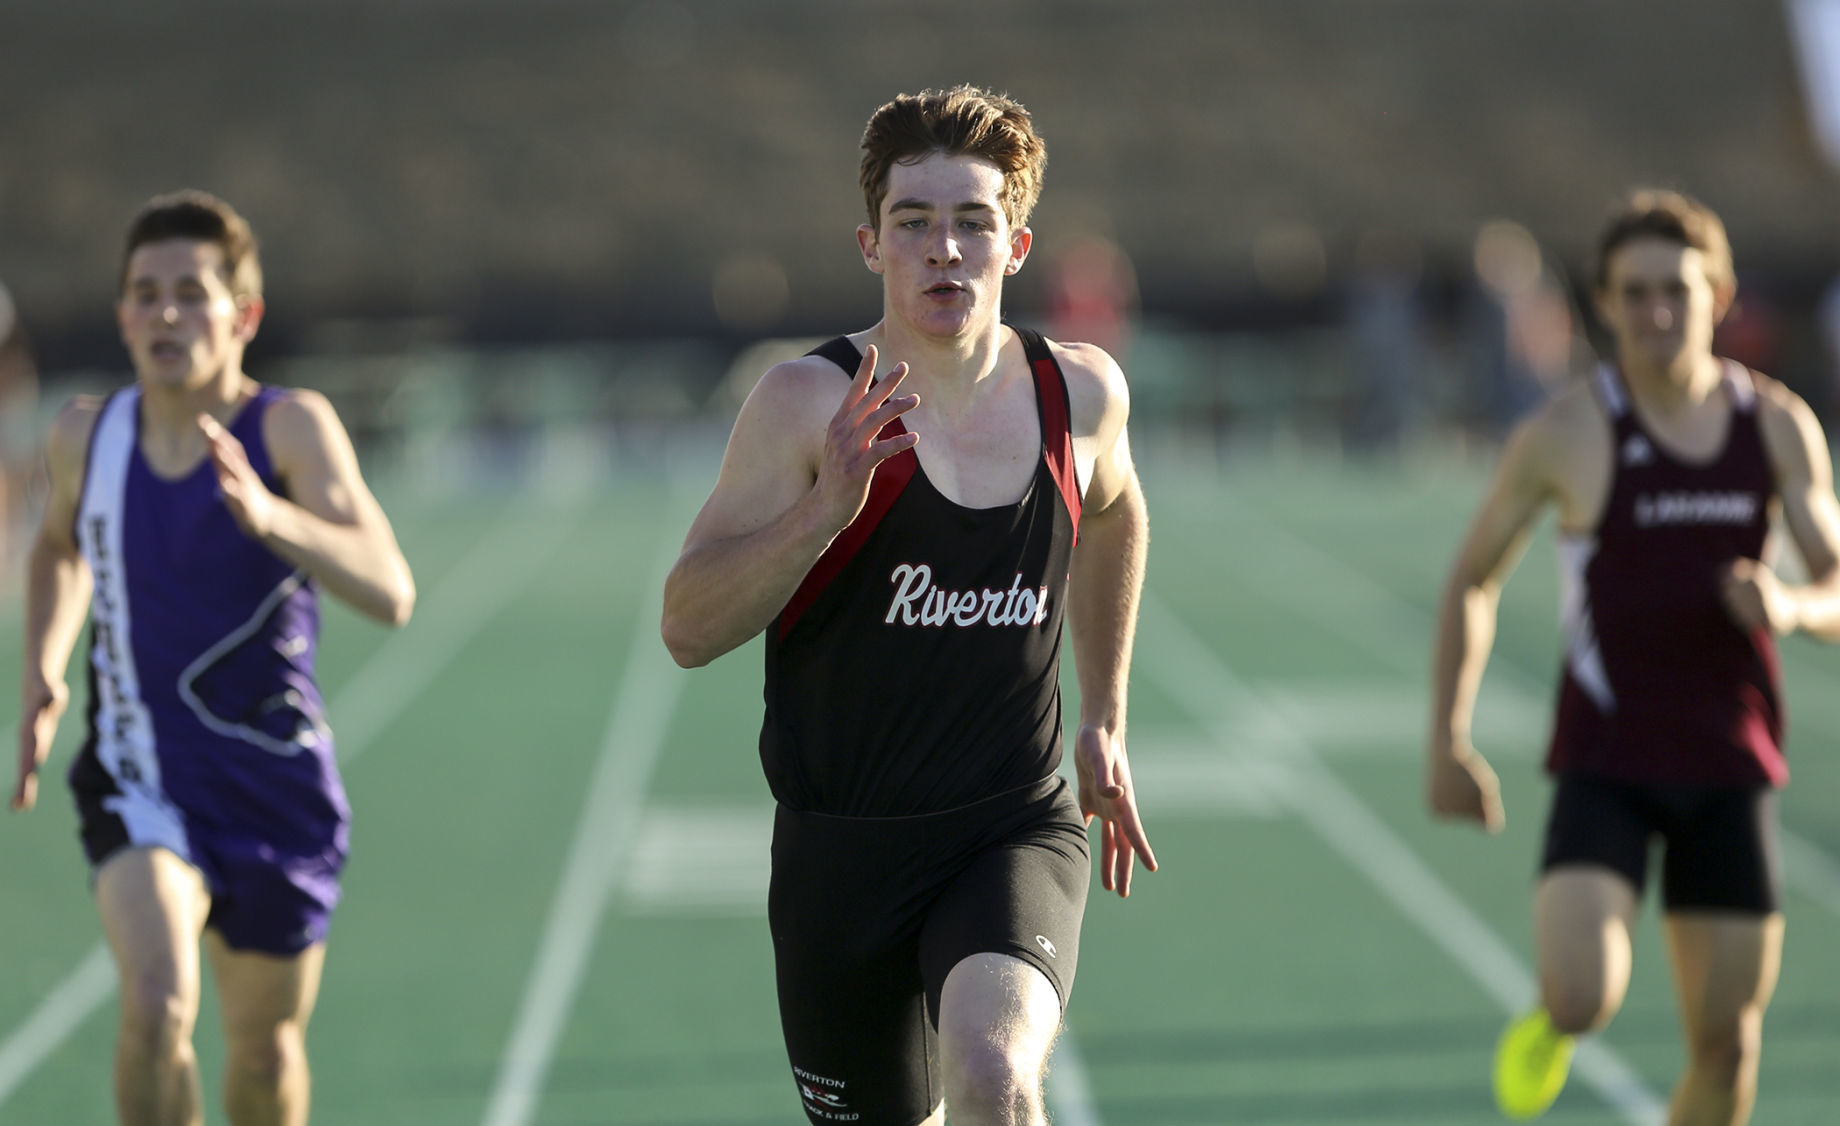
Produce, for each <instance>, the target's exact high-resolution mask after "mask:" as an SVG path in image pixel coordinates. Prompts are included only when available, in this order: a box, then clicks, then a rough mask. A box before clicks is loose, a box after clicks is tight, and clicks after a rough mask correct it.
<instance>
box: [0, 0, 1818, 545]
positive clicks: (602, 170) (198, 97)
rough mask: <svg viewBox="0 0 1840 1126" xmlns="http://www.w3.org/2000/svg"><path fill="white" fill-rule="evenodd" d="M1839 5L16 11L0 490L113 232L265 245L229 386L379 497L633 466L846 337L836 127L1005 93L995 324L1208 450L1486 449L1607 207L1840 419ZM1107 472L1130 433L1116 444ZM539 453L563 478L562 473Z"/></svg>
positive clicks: (1404, 1)
mask: <svg viewBox="0 0 1840 1126" xmlns="http://www.w3.org/2000/svg"><path fill="white" fill-rule="evenodd" d="M1837 9H1840V5H1836V4H1835V3H1832V2H1830V0H1786V2H1779V0H1618V2H1617V3H1614V4H1605V3H1602V2H1601V0H1495V2H1490V3H1476V2H1473V0H1307V2H1304V0H1235V2H1233V3H1215V2H1211V0H1135V2H1132V3H1128V4H1127V3H1121V2H1117V0H942V2H940V3H935V4H929V5H907V4H896V3H893V2H891V0H796V2H794V0H764V2H759V3H745V2H742V0H528V2H520V3H511V2H508V0H257V2H253V3H249V2H244V3H229V2H225V0H168V2H166V3H163V4H160V5H145V4H139V3H131V2H129V0H93V2H90V3H85V4H82V5H72V4H67V3H64V2H63V0H8V2H7V4H6V5H5V9H4V11H3V12H0V106H3V107H4V109H3V110H0V283H3V285H4V287H5V290H6V291H10V293H9V294H8V295H5V296H0V339H3V340H4V341H5V343H4V346H0V416H4V421H3V422H0V442H3V443H4V448H3V450H0V466H3V467H4V468H5V469H6V470H7V471H8V474H9V477H10V478H11V479H12V481H13V485H12V486H11V488H10V491H9V497H10V501H9V504H10V507H11V508H12V509H13V510H14V511H15V512H17V511H18V510H19V508H20V507H21V499H22V494H21V489H22V486H21V485H20V484H19V482H20V481H21V480H22V479H23V478H24V477H25V476H27V470H29V467H30V466H31V464H32V463H33V461H34V459H35V453H34V450H33V448H32V443H33V435H34V434H35V433H37V432H38V431H39V430H40V429H41V428H42V421H43V417H44V414H45V412H46V411H48V410H50V409H53V408H55V406H56V404H57V403H59V402H61V401H63V399H64V398H66V397H67V396H68V394H69V393H70V392H71V391H73V390H75V389H79V388H100V387H106V386H109V385H112V384H116V383H119V382H122V381H123V380H125V379H126V378H127V374H128V372H127V366H126V363H125V359H124V357H123V356H122V354H121V351H120V347H119V344H118V343H117V341H116V338H115V333H114V326H113V321H112V317H111V315H110V310H109V305H110V302H111V301H112V300H113V298H114V296H115V286H116V282H117V270H118V267H119V263H118V256H119V253H120V249H119V248H120V239H121V235H122V230H123V228H124V226H125V223H126V221H127V219H128V217H129V215H130V214H131V212H132V211H133V209H134V207H135V206H136V205H137V204H138V203H140V202H141V201H142V200H143V199H145V198H146V197H148V196H150V195H152V194H154V193H156V192H160V191H166V190H170V189H173V188H176V187H180V186H195V187H202V188H206V189H208V190H211V191H213V192H216V193H218V194H220V195H222V196H224V197H225V198H226V199H228V200H230V201H231V202H232V203H233V204H234V205H235V206H236V207H238V208H239V209H240V210H242V212H243V213H244V214H245V215H247V216H248V217H249V218H250V220H251V221H252V222H253V224H254V225H255V228H256V231H257V233H258V235H259V236H260V237H261V238H262V240H263V254H264V260H265V265H266V267H267V274H268V278H269V282H268V304H269V314H268V319H267V321H266V323H265V325H264V328H263V330H262V334H261V336H260V338H259V339H258V341H257V343H256V346H255V347H254V349H252V352H251V357H250V370H251V372H252V374H255V375H256V376H257V377H258V378H264V379H270V380H274V381H277V382H282V383H298V384H306V385H310V386H316V387H319V388H320V389H322V390H324V391H326V392H327V393H328V394H331V395H332V396H334V398H335V401H336V402H337V403H338V405H339V407H340V409H341V411H342V413H344V415H345V416H346V418H347V421H348V424H349V425H350V426H351V428H352V429H353V431H354V433H355V434H356V435H357V436H358V438H359V440H360V442H361V444H362V445H363V446H364V447H365V453H366V456H367V458H369V459H372V460H373V461H374V462H375V463H377V465H378V466H379V469H378V470H377V471H380V472H381V471H388V470H391V469H394V470H399V471H401V472H404V473H408V474H411V475H419V476H422V477H426V478H429V479H431V480H440V481H453V480H456V479H466V480H474V481H478V480H490V479H494V478H496V477H500V476H503V475H505V474H507V473H516V472H520V471H523V470H528V469H531V468H532V467H533V466H537V465H542V466H548V467H549V470H548V471H553V470H554V469H555V467H556V465H557V464H561V465H565V466H573V467H574V469H573V471H582V470H586V471H595V470H598V469H599V468H601V467H602V466H603V465H604V464H606V463H607V460H608V459H613V462H612V463H613V464H614V465H615V466H616V467H618V466H632V465H637V464H643V463H645V462H646V461H648V460H651V459H652V458H653V457H654V456H655V454H656V450H657V448H658V447H657V443H658V441H659V440H660V437H659V436H660V435H665V436H669V435H672V434H681V433H684V432H699V433H700V432H702V431H706V430H707V431H714V432H725V431H726V425H727V421H728V419H729V418H731V417H732V412H733V409H734V407H735V405H736V403H737V402H738V401H739V397H740V396H741V395H744V394H745V393H746V390H747V388H748V387H749V386H751V383H752V380H753V378H754V377H755V376H756V375H757V374H758V372H759V370H760V369H761V367H762V363H761V360H762V359H763V358H764V357H765V356H766V355H768V354H769V353H763V352H762V351H760V345H759V342H761V341H777V342H781V343H778V344H775V345H770V346H769V347H776V348H780V349H783V348H785V347H787V346H788V344H787V343H786V342H797V341H800V340H803V339H805V338H810V337H818V336H826V335H830V334H833V333H835V332H839V331H846V330H854V329H858V328H862V327H865V326H866V325H868V324H869V323H870V322H872V321H873V320H874V319H875V318H876V316H877V315H878V294H879V289H878V287H877V285H876V284H875V282H874V280H873V279H872V278H870V277H869V276H868V275H867V274H866V273H865V272H864V270H863V267H862V265H861V262H860V259H859V257H858V255H857V252H856V250H855V246H854V243H853V239H852V229H853V227H854V226H855V224H856V223H858V222H859V221H861V212H862V203H861V194H860V191H859V190H858V188H857V185H856V162H857V150H856V144H857V140H858V138H859V134H860V130H861V126H862V122H863V121H864V120H865V119H866V118H867V116H868V115H869V113H870V112H871V111H872V110H873V109H874V108H875V107H876V106H877V105H879V104H880V103H881V102H883V101H885V100H886V99H887V98H889V97H890V96H892V95H893V94H895V93H897V92H899V91H903V90H915V89H919V88H921V87H926V86H943V85H950V84H953V83H957V82H960V81H970V82H974V83H978V84H982V85H987V86H991V87H993V88H998V89H1003V90H1007V91H1009V92H1010V93H1012V94H1013V95H1014V96H1016V97H1017V98H1019V99H1020V100H1022V101H1023V102H1024V103H1025V104H1027V105H1028V106H1029V107H1030V109H1031V110H1032V111H1033V112H1034V114H1035V117H1036V121H1037V124H1038V127H1039V128H1040V130H1041V131H1042V132H1043V133H1044V134H1045V135H1046V137H1047V138H1048V143H1049V154H1050V159H1049V170H1048V177H1047V184H1046V190H1045V193H1044V195H1043V199H1042V203H1041V206H1040V208H1039V210H1038V211H1037V213H1036V215H1035V217H1034V222H1033V227H1034V229H1035V231H1036V237H1037V242H1036V249H1035V255H1034V258H1033V259H1032V260H1031V262H1030V264H1029V266H1028V268H1027V269H1025V270H1024V272H1023V273H1022V274H1021V275H1020V276H1019V277H1017V278H1016V279H1015V281H1014V283H1013V285H1012V288H1011V291H1010V293H1009V295H1008V305H1007V307H1006V312H1007V313H1008V315H1010V316H1011V317H1013V318H1016V319H1018V320H1021V321H1025V322H1028V323H1031V324H1035V325H1037V326H1039V327H1041V328H1043V329H1045V330H1046V331H1048V332H1049V333H1050V335H1054V336H1058V337H1062V338H1067V339H1086V340H1091V341H1095V342H1098V343H1101V344H1103V345H1105V346H1106V347H1108V348H1111V349H1113V350H1114V351H1115V352H1116V353H1117V354H1118V355H1119V356H1120V358H1121V359H1123V361H1124V362H1125V365H1126V369H1127V371H1128V372H1129V373H1130V374H1131V376H1132V379H1133V386H1134V396H1135V404H1136V405H1135V414H1134V422H1135V423H1136V425H1137V427H1138V428H1139V429H1140V431H1148V432H1151V433H1153V434H1154V435H1155V437H1156V442H1157V443H1161V444H1165V445H1168V446H1170V447H1172V448H1174V447H1180V448H1184V449H1189V450H1195V451H1201V452H1204V453H1206V454H1207V455H1208V456H1212V457H1216V458H1220V459H1223V460H1231V459H1232V458H1235V457H1239V456H1251V457H1262V456H1267V455H1268V454H1270V453H1271V451H1272V450H1274V449H1284V450H1302V451H1305V452H1306V454H1307V455H1308V456H1323V457H1353V456H1373V457H1410V456H1412V455H1413V453H1414V452H1415V451H1421V450H1425V449H1448V448H1450V447H1452V446H1456V447H1458V448H1462V447H1464V446H1465V445H1468V444H1473V443H1476V442H1479V441H1480V442H1485V443H1486V442H1488V441H1490V440H1492V439H1494V438H1496V437H1498V436H1499V435H1500V433H1501V432H1502V430H1503V428H1504V427H1505V426H1506V425H1507V424H1508V423H1509V422H1511V420H1512V419H1514V418H1515V417H1517V416H1518V415H1519V414H1520V413H1521V412H1523V411H1524V410H1526V409H1527V407H1528V406H1529V405H1530V404H1532V403H1534V402H1537V401H1538V400H1539V399H1540V397H1541V396H1543V395H1545V394H1547V393H1548V392H1549V391H1550V389H1551V388H1552V387H1554V386H1555V385H1557V384H1560V383H1563V382H1564V381H1566V380H1568V379H1572V378H1575V377H1576V376H1577V375H1578V373H1579V372H1580V371H1582V370H1584V369H1586V368H1588V366H1589V365H1590V364H1591V363H1593V362H1594V358H1593V349H1592V327H1591V322H1590V312H1589V296H1590V279H1589V270H1590V266H1591V263H1590V260H1589V259H1590V250H1591V242H1592V240H1593V238H1594V236H1595V234H1596V232H1597V228H1598V225H1599V223H1600V221H1601V219H1602V217H1603V215H1604V214H1605V212H1606V210H1607V209H1608V207H1609V206H1610V204H1611V203H1612V202H1613V201H1614V200H1615V199H1616V198H1617V197H1618V196H1619V195H1620V194H1621V193H1623V192H1624V191H1626V190H1627V189H1629V188H1631V187H1634V186H1637V185H1658V186H1667V187H1675V188H1678V189H1681V190H1684V191H1686V192H1688V193H1690V194H1692V195H1695V196H1697V197H1699V198H1700V199H1702V200H1704V201H1705V202H1707V203H1708V204H1710V205H1711V206H1712V207H1714V208H1715V209H1716V210H1717V211H1718V212H1719V213H1720V214H1721V215H1722V216H1723V217H1724V219H1725V221H1726V223H1727V225H1728V227H1729V230H1730V233H1731V240H1732V244H1733V247H1734V252H1735V256H1736V260H1737V266H1738V272H1739V279H1740V298H1739V304H1738V307H1737V309H1736V311H1735V312H1734V314H1733V316H1732V317H1731V318H1730V319H1729V321H1728V322H1727V323H1726V325H1725V326H1724V327H1723V329H1722V330H1721V338H1720V341H1719V347H1720V350H1721V351H1723V352H1724V353H1726V354H1728V355H1731V356H1733V357H1735V358H1737V359H1740V360H1742V361H1744V362H1746V363H1748V364H1751V365H1752V366H1755V367H1757V368H1759V369H1761V370H1763V371H1766V372H1769V373H1772V374H1775V375H1777V376H1778V377H1779V378H1782V379H1783V380H1785V381H1786V382H1788V383H1789V384H1790V385H1791V386H1792V387H1794V388H1796V389H1797V390H1798V391H1800V392H1801V393H1802V394H1803V395H1804V396H1805V397H1806V398H1807V399H1808V400H1809V401H1810V403H1811V404H1813V405H1814V406H1815V408H1816V410H1817V412H1818V413H1819V414H1821V416H1822V417H1823V418H1824V419H1825V420H1827V421H1828V422H1829V423H1830V424H1831V423H1832V421H1833V419H1834V416H1835V414H1836V411H1837V408H1840V175H1837V173H1836V167H1837V165H1836V163H1835V160H1834V157H1835V155H1836V154H1837V153H1840V137H1837V136H1836V134H1840V124H1836V123H1837V122H1840V108H1836V107H1835V106H1834V105H1831V104H1829V102H1828V101H1827V99H1830V98H1831V99H1835V100H1840V78H1836V77H1835V75H1836V73H1840V18H1837V17H1836V11H1837ZM1139 444H1140V445H1141V444H1144V442H1143V440H1142V439H1140V443H1139ZM557 451H562V452H561V453H558V452H557Z"/></svg>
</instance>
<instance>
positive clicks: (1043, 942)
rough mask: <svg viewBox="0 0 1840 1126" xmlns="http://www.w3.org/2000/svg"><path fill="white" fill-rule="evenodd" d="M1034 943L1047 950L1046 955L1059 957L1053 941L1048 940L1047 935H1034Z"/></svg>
mask: <svg viewBox="0 0 1840 1126" xmlns="http://www.w3.org/2000/svg"><path fill="white" fill-rule="evenodd" d="M1035 945H1037V946H1039V947H1041V948H1042V949H1043V950H1045V951H1047V954H1048V957H1050V958H1058V957H1060V954H1059V953H1058V952H1057V951H1056V950H1055V949H1054V943H1052V942H1050V941H1049V940H1048V936H1047V935H1045V934H1038V935H1036V936H1035Z"/></svg>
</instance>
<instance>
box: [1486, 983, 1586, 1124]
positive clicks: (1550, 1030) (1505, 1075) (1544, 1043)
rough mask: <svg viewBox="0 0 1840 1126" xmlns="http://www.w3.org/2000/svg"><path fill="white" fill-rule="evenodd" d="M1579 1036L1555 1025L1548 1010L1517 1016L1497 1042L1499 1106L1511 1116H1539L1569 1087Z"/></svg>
mask: <svg viewBox="0 0 1840 1126" xmlns="http://www.w3.org/2000/svg"><path fill="white" fill-rule="evenodd" d="M1576 1044H1577V1038H1576V1037H1572V1036H1567V1035H1566V1034H1565V1033H1563V1032H1560V1031H1559V1030H1558V1029H1556V1028H1554V1027H1553V1026H1552V1020H1551V1019H1550V1018H1549V1017H1547V1015H1546V1010H1545V1009H1535V1010H1533V1011H1532V1012H1530V1013H1528V1014H1527V1015H1526V1016H1523V1017H1517V1018H1515V1019H1514V1020H1513V1021H1511V1022H1510V1023H1509V1024H1508V1027H1507V1028H1506V1029H1504V1030H1503V1031H1502V1034H1501V1040H1500V1042H1499V1043H1497V1044H1496V1045H1495V1105H1496V1106H1498V1107H1500V1108H1501V1112H1502V1113H1503V1114H1505V1115H1507V1116H1508V1117H1509V1118H1538V1117H1539V1116H1540V1115H1542V1114H1545V1113H1546V1108H1547V1107H1549V1106H1551V1105H1552V1103H1553V1100H1554V1099H1556V1098H1558V1097H1559V1091H1560V1090H1561V1089H1562V1088H1564V1086H1565V1076H1566V1073H1567V1072H1569V1071H1570V1070H1571V1069H1572V1048H1573V1047H1574V1046H1575V1045H1576Z"/></svg>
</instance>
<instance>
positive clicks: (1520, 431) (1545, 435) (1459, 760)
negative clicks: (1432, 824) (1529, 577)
mask: <svg viewBox="0 0 1840 1126" xmlns="http://www.w3.org/2000/svg"><path fill="white" fill-rule="evenodd" d="M1558 425H1559V419H1558V417H1557V416H1556V412H1555V411H1554V410H1553V408H1551V407H1548V408H1547V409H1546V410H1543V411H1542V412H1541V413H1539V414H1537V415H1535V416H1534V417H1533V418H1530V419H1528V420H1527V421H1525V422H1523V423H1521V424H1520V425H1519V426H1518V427H1516V428H1515V430H1514V432H1513V434H1512V435H1511V436H1510V437H1509V439H1508V443H1507V446H1506V448H1505V449H1504V450H1503V451H1502V456H1501V462H1500V464H1499V465H1498V466H1497V468H1496V471H1495V476H1494V479H1493V481H1492V482H1491V484H1490V486H1489V490H1488V493H1487V494H1486V495H1485V496H1484V498H1483V501H1482V505H1481V507H1480V508H1479V509H1478V510H1477V512H1476V516H1475V518H1474V520H1473V521H1472V522H1471V524H1470V528H1469V532H1468V534H1467V535H1466V536H1465V537H1464V539H1463V543H1462V546H1461V547H1459V548H1458V549H1457V557H1456V560H1455V562H1454V563H1453V564H1452V566H1451V570H1450V577H1449V579H1448V580H1447V581H1446V583H1445V585H1444V593H1443V599H1442V601H1441V603H1440V605H1439V609H1438V626H1437V653H1436V658H1435V663H1434V665H1433V669H1432V691H1433V699H1432V711H1431V739H1430V744H1431V746H1430V752H1431V755H1430V763H1429V777H1428V790H1429V793H1428V796H1429V800H1430V804H1431V809H1432V812H1433V813H1435V814H1438V815H1440V816H1444V817H1455V818H1460V819H1463V820H1470V821H1476V822H1480V823H1481V824H1482V825H1483V827H1485V828H1487V829H1488V830H1490V831H1491V832H1493V831H1495V830H1496V829H1499V828H1500V827H1501V824H1502V820H1503V817H1502V808H1501V796H1500V788H1499V786H1498V784H1497V782H1496V778H1495V772H1494V771H1493V770H1491V769H1490V768H1489V765H1488V763H1487V762H1486V761H1484V760H1483V758H1482V756H1481V755H1479V754H1477V753H1476V749H1475V747H1474V746H1472V745H1471V743H1470V720H1471V717H1472V715H1473V714H1474V711H1475V704H1476V693H1477V690H1478V689H1479V688H1480V687H1481V684H1482V670H1483V666H1485V665H1486V664H1487V663H1488V659H1489V650H1490V649H1491V648H1492V647H1493V646H1494V644H1495V615H1496V607H1497V605H1498V603H1499V601H1500V597H1501V585H1502V583H1503V582H1504V581H1505V580H1506V579H1507V577H1508V574H1509V573H1510V572H1511V571H1513V569H1514V565H1515V563H1516V562H1518V561H1519V559H1520V555H1521V552H1522V551H1523V550H1524V549H1525V548H1526V545H1527V539H1528V537H1529V535H1530V534H1531V532H1532V528H1533V523H1534V521H1535V519H1536V518H1537V517H1538V516H1539V514H1540V512H1541V510H1542V508H1543V507H1544V506H1545V505H1546V504H1547V503H1548V502H1549V501H1552V500H1554V499H1555V496H1554V490H1553V483H1552V482H1553V474H1552V471H1551V466H1552V462H1553V458H1554V457H1555V456H1556V452H1555V451H1556V449H1557V443H1556V442H1555V440H1554V437H1555V436H1554V435H1553V433H1552V431H1553V429H1555V427H1557V426H1558Z"/></svg>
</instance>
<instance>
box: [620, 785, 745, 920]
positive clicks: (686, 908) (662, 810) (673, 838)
mask: <svg viewBox="0 0 1840 1126" xmlns="http://www.w3.org/2000/svg"><path fill="white" fill-rule="evenodd" d="M772 845H773V806H772V804H771V803H764V802H748V803H746V804H742V803H739V802H734V803H729V802H725V803H720V804H717V803H713V802H712V803H706V804H705V803H698V804H694V805H690V804H674V805H668V806H666V805H654V806H648V807H647V808H646V810H645V812H644V813H643V815H642V816H641V819H640V827H639V835H638V839H637V840H636V841H635V842H634V844H633V848H632V856H631V862H630V863H629V864H628V865H627V868H626V876H625V881H624V884H623V886H622V889H621V890H622V900H623V903H624V905H625V907H626V909H627V910H629V911H631V912H632V913H634V914H639V915H676V916H743V917H755V918H761V919H764V918H766V917H767V885H768V883H769V882H770V880H771V879H772V874H773V873H772V869H773V865H772V860H771V850H772Z"/></svg>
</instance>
